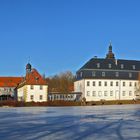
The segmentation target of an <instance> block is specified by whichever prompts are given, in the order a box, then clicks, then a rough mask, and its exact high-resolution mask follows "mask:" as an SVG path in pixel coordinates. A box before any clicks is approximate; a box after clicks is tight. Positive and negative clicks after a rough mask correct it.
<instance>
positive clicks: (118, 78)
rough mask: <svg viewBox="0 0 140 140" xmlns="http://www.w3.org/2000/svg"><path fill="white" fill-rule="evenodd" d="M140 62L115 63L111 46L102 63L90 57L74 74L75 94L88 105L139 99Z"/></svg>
mask: <svg viewBox="0 0 140 140" xmlns="http://www.w3.org/2000/svg"><path fill="white" fill-rule="evenodd" d="M139 72H140V61H135V60H123V59H115V56H114V54H113V53H112V45H111V44H110V46H109V52H108V54H107V55H106V58H105V59H102V58H97V57H94V58H92V59H91V60H89V61H88V62H87V63H86V64H85V65H84V66H83V67H82V68H80V69H79V70H78V71H77V73H76V81H75V83H74V90H75V92H82V98H83V99H85V100H86V101H87V102H88V101H101V100H135V99H137V98H139V97H140V96H139V90H138V88H139Z"/></svg>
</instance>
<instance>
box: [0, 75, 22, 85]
mask: <svg viewBox="0 0 140 140" xmlns="http://www.w3.org/2000/svg"><path fill="white" fill-rule="evenodd" d="M22 79H23V78H22V77H0V87H16V86H17V85H18V84H19V83H20V82H21V81H22Z"/></svg>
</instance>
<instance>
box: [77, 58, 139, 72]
mask: <svg viewBox="0 0 140 140" xmlns="http://www.w3.org/2000/svg"><path fill="white" fill-rule="evenodd" d="M98 64H99V65H100V67H97V65H98ZM109 64H111V68H109ZM122 64H123V65H124V68H121V65H122ZM133 67H135V69H134V68H133ZM82 69H112V70H135V71H140V61H136V60H123V59H118V60H115V59H100V58H92V59H90V60H89V61H88V62H87V63H86V64H85V65H84V66H83V67H82V68H81V69H80V70H82Z"/></svg>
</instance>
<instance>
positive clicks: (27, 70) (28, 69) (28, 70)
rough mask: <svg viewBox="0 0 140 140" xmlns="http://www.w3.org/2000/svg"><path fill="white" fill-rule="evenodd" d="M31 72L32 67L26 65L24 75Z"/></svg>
mask: <svg viewBox="0 0 140 140" xmlns="http://www.w3.org/2000/svg"><path fill="white" fill-rule="evenodd" d="M31 71H32V65H31V64H30V63H28V64H27V65H26V74H28V73H31Z"/></svg>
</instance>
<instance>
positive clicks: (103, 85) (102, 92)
mask: <svg viewBox="0 0 140 140" xmlns="http://www.w3.org/2000/svg"><path fill="white" fill-rule="evenodd" d="M137 84H138V81H137V80H112V79H82V80H79V81H76V82H75V83H74V89H75V92H82V98H84V97H85V98H86V101H101V100H133V99H136V87H137Z"/></svg>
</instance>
